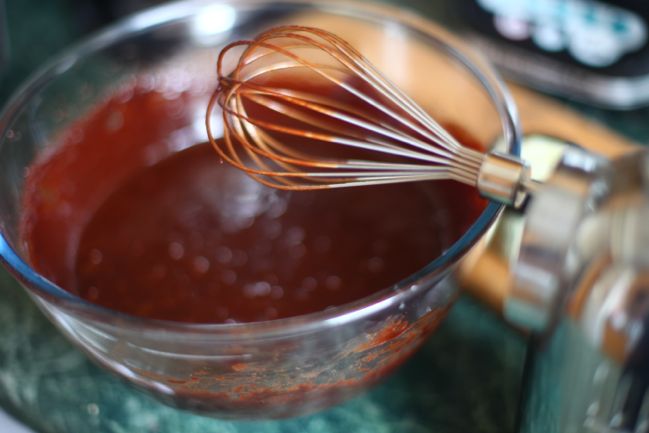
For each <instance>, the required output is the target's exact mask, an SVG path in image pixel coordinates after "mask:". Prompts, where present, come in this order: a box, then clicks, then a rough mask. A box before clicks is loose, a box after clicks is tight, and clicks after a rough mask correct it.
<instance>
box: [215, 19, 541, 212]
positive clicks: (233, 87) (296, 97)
mask: <svg viewBox="0 0 649 433" xmlns="http://www.w3.org/2000/svg"><path fill="white" fill-rule="evenodd" d="M232 55H238V59H237V58H236V57H235V59H236V65H235V66H234V68H233V69H232V68H231V69H232V70H231V71H227V72H226V70H225V68H226V64H228V60H230V57H229V56H232ZM226 58H227V60H226ZM231 63H232V62H230V64H231ZM217 74H218V87H217V89H216V90H215V92H214V93H213V94H212V97H211V98H210V102H209V105H208V110H207V117H206V124H207V132H208V136H209V140H210V142H211V144H212V146H213V147H214V148H215V150H216V151H217V152H218V154H219V155H220V157H221V158H222V159H223V160H224V161H226V162H227V163H229V164H232V165H233V166H235V167H238V168H240V169H242V170H244V171H246V172H247V173H248V174H249V175H251V176H252V177H253V178H255V179H256V180H258V181H259V182H261V183H263V184H265V185H268V186H271V187H274V188H279V189H289V190H313V189H329V188H341V187H352V186H364V185H377V184H389V183H400V182H413V181H426V180H443V179H452V180H455V181H458V182H462V183H465V184H468V185H472V186H476V187H478V189H479V190H480V192H481V193H482V194H483V195H485V196H488V197H490V198H494V199H496V200H498V201H501V202H504V203H508V204H514V203H517V202H520V201H521V198H522V197H523V196H524V195H525V193H526V189H527V187H528V186H529V183H530V181H529V171H528V169H527V167H526V165H525V164H524V163H523V162H521V161H519V160H517V159H514V158H512V157H510V156H508V155H503V154H499V153H496V152H489V153H482V152H480V151H477V150H474V149H471V148H468V147H465V146H464V145H462V144H461V143H460V142H458V140H457V139H456V138H455V137H454V136H453V135H452V134H450V133H449V132H448V131H447V130H446V129H445V128H444V127H442V126H441V125H440V124H439V123H438V122H437V121H436V120H435V119H434V118H433V117H431V116H430V115H429V114H428V113H427V112H426V111H424V109H423V108H421V107H420V106H419V105H418V104H416V103H415V102H414V101H413V100H412V99H411V98H410V97H409V96H408V95H406V94H405V93H404V92H403V91H402V90H400V89H399V88H398V87H397V86H396V85H395V84H393V83H392V82H390V80H388V79H387V78H386V77H385V76H384V75H383V74H382V73H381V72H380V71H379V70H378V69H377V68H376V67H375V66H373V65H372V64H371V63H370V62H369V61H368V60H367V59H366V58H365V57H364V56H363V55H362V54H361V53H359V52H358V51H357V50H356V49H355V48H354V47H352V46H351V45H350V44H349V43H348V42H346V41H345V40H343V39H341V38H340V37H338V36H336V35H334V34H332V33H330V32H328V31H325V30H322V29H318V28H312V27H302V26H281V27H275V28H272V29H270V30H268V31H266V32H263V33H261V34H259V35H258V36H257V37H255V38H254V39H252V40H244V41H237V42H234V43H231V44H229V45H227V46H226V47H225V48H224V49H223V50H222V51H221V53H220V54H219V57H218V62H217ZM217 105H218V106H219V107H220V108H221V110H222V119H223V139H222V140H219V139H217V138H216V137H215V135H214V133H213V132H214V130H213V128H212V119H213V112H214V110H215V109H216V107H217Z"/></svg>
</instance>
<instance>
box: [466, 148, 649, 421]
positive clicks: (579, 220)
mask: <svg viewBox="0 0 649 433" xmlns="http://www.w3.org/2000/svg"><path fill="white" fill-rule="evenodd" d="M530 141H531V140H530ZM545 145H546V146H547V143H545ZM555 146H556V144H555ZM547 150H548V149H546V154H550V153H551V152H547ZM561 152H562V156H561V158H560V160H559V161H558V162H556V161H553V162H549V161H548V160H547V159H546V161H543V160H537V161H536V167H535V161H534V160H532V170H533V171H534V169H535V168H537V169H539V168H543V167H540V165H543V164H546V165H547V164H548V163H550V164H553V163H556V166H555V167H554V169H551V171H552V173H551V174H550V175H549V177H548V178H547V179H546V180H545V183H544V186H543V187H542V188H540V189H539V190H538V191H537V192H536V194H535V197H534V199H533V200H532V201H531V203H530V204H529V206H528V207H527V208H526V209H525V211H524V213H522V214H521V213H517V212H515V211H511V210H508V211H507V212H506V214H505V215H504V217H503V219H502V220H501V221H500V225H499V227H497V228H496V229H495V232H494V236H493V237H492V239H491V240H490V244H489V246H488V247H487V248H486V249H485V250H484V251H482V252H481V253H479V255H478V256H477V257H474V258H473V259H470V260H468V261H467V262H465V264H463V265H462V267H461V269H460V272H459V273H458V278H459V280H460V282H461V283H463V284H464V285H465V286H467V287H469V289H470V290H471V291H473V292H474V294H476V295H477V296H478V297H480V298H482V299H485V300H488V302H489V303H490V304H491V305H492V306H494V307H495V308H496V309H499V310H500V311H501V313H502V315H503V317H504V319H505V320H506V321H508V322H509V323H511V324H513V325H514V326H516V327H517V328H519V329H521V330H523V331H524V332H526V333H528V334H529V335H530V342H529V347H528V350H529V353H528V359H527V364H526V377H525V384H524V388H523V392H522V396H523V397H522V406H521V410H520V414H519V415H520V419H519V423H520V427H519V431H521V432H525V433H536V432H539V433H540V432H544V433H545V432H557V433H558V432H561V433H573V432H574V433H577V432H584V433H585V432H593V433H594V432H607V433H612V432H638V433H639V432H645V431H648V430H647V429H648V428H649V418H648V415H649V412H648V409H649V406H648V405H647V402H648V401H647V400H646V398H645V397H646V391H647V388H648V387H647V384H648V383H649V381H648V377H649V376H648V374H649V362H648V361H649V340H648V338H647V335H649V334H647V332H649V331H647V328H646V326H647V324H648V322H647V320H648V318H649V305H648V303H647V296H648V294H649V293H648V291H649V284H648V282H649V278H648V277H649V274H648V272H647V271H648V269H649V268H648V264H649V256H648V254H649V231H648V230H649V229H648V227H649V226H647V224H646V221H647V220H648V219H649V200H648V198H649V196H648V194H647V193H648V191H649V189H648V188H649V184H648V179H649V158H648V157H647V153H646V152H643V151H637V152H631V153H630V154H628V155H626V156H622V157H619V158H616V159H613V160H610V159H607V158H604V157H602V156H600V155H597V154H595V153H594V152H591V151H588V150H585V149H581V148H577V147H571V146H569V145H565V147H564V148H563V150H562V151H561ZM547 169H548V167H545V170H547ZM505 243H507V244H508V245H507V247H506V248H503V245H504V244H505ZM485 263H490V264H494V263H500V264H501V265H502V269H501V271H502V272H491V273H490V276H491V277H492V278H489V280H487V279H486V275H484V274H483V273H482V271H481V270H480V266H481V265H484V264H485ZM489 267H490V268H492V270H493V266H489Z"/></svg>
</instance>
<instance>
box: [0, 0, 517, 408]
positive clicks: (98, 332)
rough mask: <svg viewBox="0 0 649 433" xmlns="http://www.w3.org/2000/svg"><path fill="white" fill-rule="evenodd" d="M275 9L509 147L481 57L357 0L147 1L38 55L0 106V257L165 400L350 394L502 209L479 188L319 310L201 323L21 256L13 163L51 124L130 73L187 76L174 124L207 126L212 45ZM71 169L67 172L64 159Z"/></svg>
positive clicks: (281, 403) (154, 80)
mask: <svg viewBox="0 0 649 433" xmlns="http://www.w3.org/2000/svg"><path fill="white" fill-rule="evenodd" d="M282 23H291V24H303V25H315V26H321V27H323V28H326V29H328V30H330V31H332V32H335V33H338V34H339V35H340V36H342V37H343V38H346V39H348V40H349V41H350V42H351V43H352V44H354V45H355V46H356V47H357V48H358V49H359V50H360V51H361V52H363V53H364V54H365V55H366V56H367V57H368V58H369V59H370V60H371V61H372V62H373V63H374V64H376V65H377V66H378V67H379V68H380V69H381V70H383V71H384V73H385V74H386V75H387V76H388V77H389V78H391V79H392V80H393V81H394V82H396V84H397V85H399V86H401V87H402V88H403V89H404V90H405V91H406V92H407V93H409V94H410V95H412V96H413V97H414V99H415V100H417V101H418V102H419V103H420V104H421V105H423V106H424V107H425V108H426V109H427V110H428V111H430V112H431V113H432V114H433V115H434V116H435V117H436V118H438V119H440V120H444V121H449V122H453V123H456V124H460V125H462V127H463V128H464V129H466V130H467V131H468V132H469V133H470V134H471V135H473V136H474V137H475V138H476V139H477V140H479V141H480V142H481V143H483V145H484V146H485V148H487V147H488V146H489V145H490V144H491V143H500V144H499V145H500V146H502V147H503V148H504V149H505V150H508V151H509V152H511V153H512V154H516V155H518V153H519V133H518V129H517V119H516V115H515V110H514V109H513V106H512V104H511V102H510V99H509V97H508V95H507V94H506V92H505V91H504V89H503V86H502V83H501V82H500V81H499V79H498V78H497V77H496V76H495V75H494V73H493V72H492V71H491V69H490V68H489V67H488V65H486V64H485V63H484V62H483V61H482V59H481V58H479V57H477V56H475V55H474V54H472V53H470V51H467V50H466V49H465V47H464V46H463V45H462V44H461V43H460V42H458V41H457V40H455V39H454V38H453V37H452V36H451V35H449V34H447V33H446V32H445V31H443V30H441V29H440V28H438V27H437V26H435V25H433V24H432V23H430V22H427V21H425V20H423V19H421V18H418V17H416V16H414V15H411V14H408V13H406V12H404V11H401V10H398V9H394V8H389V7H386V6H377V5H371V4H364V3H363V4H353V3H344V4H342V3H331V2H329V1H324V0H323V1H321V2H318V1H315V2H311V1H299V0H298V1H280V2H277V1H272V2H265V1H252V0H231V1H220V2H219V1H215V2H205V1H195V2H179V3H172V4H169V5H165V6H161V7H157V8H154V9H151V10H148V11H145V12H142V13H139V14H137V15H134V16H132V17H130V18H127V19H125V20H123V21H121V22H119V23H117V24H115V25H113V26H111V27H109V28H107V29H106V30H104V31H102V32H100V33H98V34H96V35H94V36H93V37H91V38H89V39H87V40H86V41H84V42H82V43H80V44H78V45H77V46H75V47H73V48H71V49H70V50H68V51H67V52H65V53H64V54H63V55H61V56H59V57H58V58H56V59H55V60H53V61H52V62H50V63H49V64H47V65H46V66H44V67H43V68H41V69H40V71H38V72H37V73H36V74H35V75H34V76H33V77H32V78H31V79H30V80H29V81H28V82H27V83H26V84H25V85H23V86H22V87H21V88H20V89H19V90H18V91H17V92H16V93H15V94H14V96H13V97H12V98H11V100H10V101H9V103H8V104H7V105H6V107H5V108H4V110H3V112H2V114H1V116H0V137H1V141H0V257H1V259H2V261H3V263H4V264H5V266H6V267H7V269H9V271H10V272H11V273H12V274H13V275H14V276H15V278H16V279H18V280H19V281H20V282H21V283H22V285H23V286H24V287H25V289H26V290H27V291H28V293H29V294H30V295H31V297H32V298H33V299H34V301H35V302H36V303H37V304H38V305H39V307H40V308H41V309H42V311H43V312H44V313H45V314H46V315H47V317H48V318H49V319H50V320H51V321H52V322H53V323H54V324H55V325H56V326H57V327H58V328H59V329H60V330H61V331H62V332H63V333H64V334H65V335H66V336H67V337H68V338H69V340H70V341H72V342H73V343H74V344H76V345H77V346H78V347H79V348H80V349H82V350H83V351H84V352H85V353H86V354H87V355H88V356H89V357H90V358H91V359H93V360H94V361H96V362H97V363H99V364H100V365H102V366H104V367H105V368H106V369H108V370H109V371H111V372H113V373H115V374H117V375H118V376H120V377H122V378H124V379H126V380H127V381H129V382H131V383H133V384H135V385H137V386H139V387H140V388H143V389H145V390H148V391H150V392H151V393H152V394H154V395H155V396H157V397H159V398H161V399H162V400H163V401H165V402H168V403H170V404H173V405H176V406H178V407H182V408H187V409H191V410H195V411H198V412H202V413H206V414H210V415H214V416H218V417H228V418H270V417H287V416H295V415H299V414H303V413H307V412H311V411H314V410H318V409H321V408H324V407H327V406H329V405H332V404H335V403H337V402H340V401H342V400H345V399H347V398H349V397H351V396H354V395H356V394H358V393H359V392H360V391H362V390H363V389H365V388H367V387H368V386H370V385H372V384H374V383H375V382H377V381H378V380H379V379H381V378H382V377H384V376H385V375H386V374H387V373H389V372H390V371H391V370H393V369H394V368H395V367H396V366H398V365H399V364H400V363H402V362H403V361H404V360H405V359H407V358H408V357H409V356H410V355H411V354H412V353H413V352H414V351H415V350H416V348H417V347H418V346H419V345H420V344H421V343H422V342H423V341H424V339H425V338H426V337H427V336H428V335H429V334H430V333H431V332H432V331H433V330H434V329H435V327H436V326H437V325H438V323H439V322H440V320H441V319H442V318H443V316H444V314H445V313H446V311H447V310H448V308H449V307H450V306H451V304H452V302H453V300H454V299H455V295H456V288H455V287H454V286H453V285H452V284H448V283H446V282H445V281H446V280H445V277H446V276H447V275H448V274H449V272H450V271H451V269H452V268H453V266H454V265H455V264H456V263H457V262H458V261H459V260H460V259H461V258H462V257H463V255H464V254H465V253H467V252H468V251H469V250H470V249H471V248H472V247H473V246H474V245H475V244H476V243H477V242H478V241H479V240H480V239H481V238H482V237H483V235H484V234H485V233H486V232H487V230H488V229H489V227H490V226H491V225H492V223H493V222H494V220H495V219H496V217H497V216H498V213H499V211H500V210H501V206H500V205H498V204H496V203H489V204H488V205H487V206H486V207H485V209H484V211H483V212H482V214H481V215H480V216H479V218H477V219H476V221H475V222H474V223H473V225H472V226H471V228H470V229H469V230H468V231H467V232H466V233H465V234H464V235H463V236H462V237H461V238H460V239H458V240H457V241H456V242H455V243H454V244H453V245H452V246H450V248H448V249H447V250H446V251H445V252H444V253H443V254H442V255H441V256H440V257H437V258H436V259H435V260H433V261H432V262H431V263H430V264H429V265H427V266H426V267H424V268H423V269H421V270H419V271H418V272H416V273H415V274H414V275H411V276H410V277H408V278H406V279H405V280H403V281H400V282H395V284H394V285H393V286H392V287H385V288H377V289H382V290H378V291H377V292H376V293H375V294H374V295H372V296H370V297H367V298H364V299H361V300H358V301H356V302H353V303H350V304H347V305H343V306H339V307H336V308H333V309H328V310H326V311H322V312H318V313H313V314H308V315H303V316H298V317H293V318H289V319H281V320H272V321H266V322H256V323H244V324H238V323H235V324H218V325H215V324H205V325H201V324H183V323H174V322H167V321H158V320H148V319H143V318H139V317H133V316H129V315H126V314H123V313H119V312H116V311H111V310H108V309H106V308H103V307H100V306H97V305H94V304H91V303H88V302H86V301H84V300H82V299H80V298H79V297H77V296H75V295H73V294H70V293H68V292H66V291H65V290H63V289H62V288H60V287H58V286H56V285H55V284H53V283H52V282H51V281H48V280H47V279H46V278H45V277H43V276H42V275H39V273H38V272H36V271H35V270H34V269H33V268H32V267H30V265H29V260H28V257H27V253H26V248H25V246H24V245H23V244H22V242H21V240H20V233H19V227H20V221H21V199H22V197H23V187H24V175H25V171H26V169H27V168H28V167H30V165H31V164H32V163H33V162H34V161H35V160H36V158H37V157H38V156H39V155H40V154H41V153H43V152H46V151H47V150H50V149H51V148H52V147H53V146H56V145H57V136H58V135H59V134H60V133H61V131H64V130H65V128H66V127H68V126H69V125H70V124H71V123H72V122H74V121H75V119H79V118H80V117H81V116H83V115H84V113H87V112H88V110H90V109H91V108H92V107H93V106H94V105H96V104H97V103H98V101H102V100H105V98H106V97H107V95H110V94H111V93H112V92H114V91H115V90H116V89H118V88H120V86H122V85H123V84H124V83H128V82H129V81H133V80H139V82H145V83H149V84H150V85H151V86H158V87H160V86H163V87H165V86H166V87H165V88H168V90H169V92H171V93H173V92H178V91H184V90H187V89H190V90H191V93H192V95H193V99H192V102H191V103H188V104H186V105H184V106H183V109H186V110H192V112H191V115H190V116H188V117H189V118H190V120H188V122H187V125H186V128H184V129H183V130H184V131H185V133H187V131H189V134H190V135H191V137H190V139H189V141H188V142H189V143H196V142H199V141H203V140H204V138H205V137H204V134H205V132H204V126H203V125H204V119H203V116H204V114H203V113H204V109H205V104H206V100H207V96H208V93H209V92H210V91H211V90H212V89H213V86H214V79H215V77H214V62H215V59H216V56H217V54H218V51H219V47H222V46H223V45H225V44H226V43H228V42H230V41H232V40H236V39H242V38H246V37H250V36H252V35H254V34H256V33H258V32H260V31H262V30H264V29H267V28H269V27H271V26H274V25H278V24H282ZM181 147H183V146H182V143H181V145H179V146H174V145H170V146H169V147H168V148H165V149H164V151H165V152H167V153H171V152H174V151H177V150H179V148H181ZM122 171H124V173H123V174H124V175H125V176H126V175H127V174H128V173H127V171H128V170H127V169H123V170H122ZM68 179H69V180H70V181H71V182H74V179H75V173H73V172H70V173H68ZM216 187H218V186H215V188H216ZM66 253H68V252H66V251H61V254H62V255H64V254H66ZM404 254H407V252H404Z"/></svg>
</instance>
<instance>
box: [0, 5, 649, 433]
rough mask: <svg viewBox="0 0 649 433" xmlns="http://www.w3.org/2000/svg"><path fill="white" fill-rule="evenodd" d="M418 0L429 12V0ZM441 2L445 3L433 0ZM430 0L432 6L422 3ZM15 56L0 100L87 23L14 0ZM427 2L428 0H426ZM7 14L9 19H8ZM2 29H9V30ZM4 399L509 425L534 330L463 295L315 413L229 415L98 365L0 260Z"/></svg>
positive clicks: (192, 422) (116, 424) (470, 427)
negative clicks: (366, 383) (393, 366)
mask: <svg viewBox="0 0 649 433" xmlns="http://www.w3.org/2000/svg"><path fill="white" fill-rule="evenodd" d="M408 3H409V5H410V6H412V7H414V8H419V10H420V11H421V12H423V13H432V12H433V9H434V7H433V6H432V5H431V4H429V3H428V2H424V1H423V0H422V1H418V2H417V1H411V2H408ZM436 4H437V7H440V6H439V5H440V4H441V3H436ZM422 5H426V6H422ZM5 6H6V9H7V11H6V12H7V21H8V33H9V48H10V54H11V61H10V63H9V64H8V66H7V67H4V68H3V69H2V70H1V72H0V73H1V75H0V80H1V81H0V103H3V102H4V101H5V100H6V98H7V97H8V95H9V94H10V93H11V92H12V91H13V90H14V89H15V88H16V86H17V85H18V84H19V83H20V82H21V81H23V80H24V79H25V78H26V76H27V74H28V73H29V72H30V71H32V70H33V69H34V68H35V67H36V66H38V65H39V64H40V63H42V62H43V61H44V60H45V59H46V58H48V57H49V56H50V55H52V54H53V53H55V52H57V51H60V50H61V49H62V48H64V47H65V46H66V45H68V44H69V43H71V42H73V41H74V40H76V39H78V38H79V37H80V36H81V35H82V33H83V32H82V30H81V29H80V28H79V26H78V25H75V23H74V22H72V21H71V20H70V16H71V11H72V8H74V7H75V6H76V3H75V4H72V3H70V2H66V1H64V0H49V1H48V0H7V1H6V5H5ZM418 6H419V7H418ZM1 25H2V23H0V26H1ZM0 37H1V36H0ZM573 106H574V107H577V108H578V109H580V110H581V111H582V112H583V113H585V114H587V115H590V116H591V117H594V118H597V119H600V120H603V121H605V122H606V123H608V124H609V125H610V126H612V127H614V128H615V129H617V130H618V131H622V132H624V133H626V135H628V136H630V137H632V138H635V139H636V140H640V141H641V140H643V139H644V137H647V136H649V122H646V121H644V119H647V114H649V111H647V110H637V111H634V112H627V113H610V112H606V111H604V110H597V109H593V108H586V107H583V106H576V105H574V104H573ZM0 297H1V298H2V302H1V303H0V405H1V406H2V407H3V408H4V409H5V410H7V411H9V412H10V413H12V414H13V415H15V416H16V417H17V418H19V419H21V420H22V421H24V422H25V423H27V424H28V425H30V426H31V427H32V428H34V429H35V430H36V431H38V432H42V433H90V432H102V433H103V432H109V433H137V432H152V433H153V432H156V433H167V432H168V433H210V432H214V433H217V432H219V433H220V432H223V433H226V432H227V433H237V432H250V433H253V432H254V433H271V432H296V433H298V432H299V433H311V432H313V433H315V432H327V433H330V432H331V433H333V432H358V433H361V432H368V433H389V432H395V433H396V432H398V433H414V432H422V433H423V432H427V433H442V432H448V433H463V432H466V433H482V432H484V433H487V432H494V433H496V432H498V433H502V432H512V431H513V430H514V418H515V413H516V407H517V403H518V398H519V396H518V393H519V387H520V378H521V375H522V366H523V359H524V356H525V342H524V341H523V339H522V338H521V337H520V336H518V335H517V334H515V333H514V332H512V331H511V330H509V329H507V328H506V327H505V326H504V325H502V324H501V323H500V322H499V320H498V319H497V318H496V317H494V316H493V315H491V314H490V313H488V312H486V311H485V310H484V309H482V308H481V307H479V306H478V305H476V304H475V303H473V302H472V301H471V300H469V299H462V300H461V301H460V302H459V304H458V305H457V306H456V307H455V308H454V309H453V311H452V313H451V314H450V316H449V318H448V320H447V321H446V322H445V323H444V324H443V325H442V327H441V329H440V330H439V331H438V332H437V333H436V334H435V335H434V336H433V337H432V338H431V339H430V340H429V341H428V342H427V344H426V345H425V346H424V347H423V349H422V350H421V351H420V352H419V353H418V354H417V355H415V357H414V358H413V359H411V360H410V361H409V362H408V363H407V364H406V365H405V366H403V367H402V368H401V369H400V370H398V371H397V372H396V373H395V374H394V375H393V376H391V377H390V378H389V379H387V380H386V381H385V382H384V383H383V384H381V385H379V386H378V387H376V388H374V389H373V390H371V391H370V392H368V393H366V394H364V395H362V396H360V397H358V398H356V399H354V400H351V401H349V402H347V403H346V404H343V405H340V406H337V407H334V408H332V409H330V410H327V411H324V412H320V413H318V414H315V415H311V416H307V417H302V418H297V419H291V420H284V421H265V422H232V421H220V420H214V419H209V418H205V417H200V416H195V415H192V414H189V413H186V412H182V411H178V410H175V409H171V408H169V407H166V406H164V405H162V404H160V403H158V402H157V401H156V400H154V399H152V398H151V397H149V396H147V395H144V394H142V393H140V392H138V391H135V390H134V389H133V388H131V387H129V386H128V385H126V384H124V383H123V382H121V381H120V380H118V379H116V378H114V377H113V376H111V375H109V374H108V373H105V372H104V371H103V370H101V369H99V368H97V367H95V366H94V365H93V364H92V363H91V362H89V361H88V359H87V358H86V357H85V356H84V355H82V354H81V353H80V352H79V351H77V350H76V349H75V348H73V347H72V346H71V345H70V344H69V343H68V342H67V341H66V340H65V339H64V338H63V337H62V336H61V335H60V334H59V333H58V332H57V331H56V330H55V329H54V328H53V326H52V325H50V323H49V322H48V321H47V320H46V319H45V318H44V316H43V315H42V314H41V313H40V312H39V311H38V310H37V308H36V307H35V306H34V304H33V303H32V302H31V301H30V300H29V298H28V296H27V295H26V294H25V292H24V291H23V290H22V289H21V288H20V287H19V285H18V284H17V283H16V282H14V281H13V280H12V279H11V277H9V275H8V274H7V273H6V272H5V271H3V270H0Z"/></svg>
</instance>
